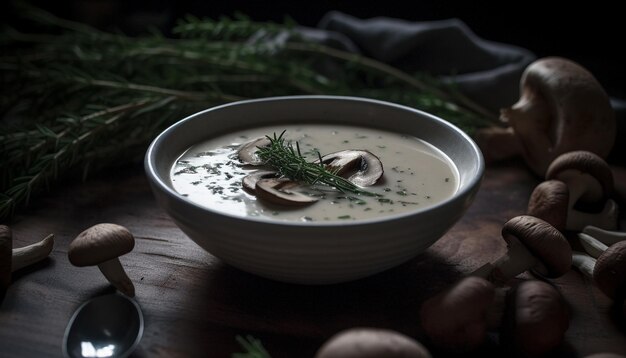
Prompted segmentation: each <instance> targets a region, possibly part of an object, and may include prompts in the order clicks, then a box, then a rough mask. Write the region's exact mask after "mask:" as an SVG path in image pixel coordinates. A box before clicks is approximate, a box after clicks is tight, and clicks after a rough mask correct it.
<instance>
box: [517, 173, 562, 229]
mask: <svg viewBox="0 0 626 358" xmlns="http://www.w3.org/2000/svg"><path fill="white" fill-rule="evenodd" d="M568 203H569V189H568V188H567V185H566V184H565V183H563V182H562V181H560V180H548V181H544V182H542V183H540V184H539V185H537V186H536V187H535V189H534V190H533V192H532V194H531V195H530V199H529V200H528V211H527V213H528V215H531V216H534V217H537V218H540V219H542V220H544V221H546V222H547V223H549V224H550V225H552V226H554V227H555V228H556V229H557V230H559V231H563V230H565V223H566V222H567V205H568Z"/></svg>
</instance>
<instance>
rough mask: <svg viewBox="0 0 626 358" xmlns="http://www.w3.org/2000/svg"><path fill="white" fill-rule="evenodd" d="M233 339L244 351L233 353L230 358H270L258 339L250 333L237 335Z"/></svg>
mask: <svg viewBox="0 0 626 358" xmlns="http://www.w3.org/2000/svg"><path fill="white" fill-rule="evenodd" d="M235 339H236V340H237V342H238V343H239V345H241V347H242V348H243V349H244V350H245V352H243V353H234V354H233V355H232V356H231V358H272V357H271V356H270V354H269V353H268V352H267V350H265V347H263V344H262V343H261V341H260V340H259V339H257V338H254V337H253V336H250V335H248V336H246V337H242V336H239V335H238V336H236V337H235Z"/></svg>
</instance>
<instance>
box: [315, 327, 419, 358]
mask: <svg viewBox="0 0 626 358" xmlns="http://www.w3.org/2000/svg"><path fill="white" fill-rule="evenodd" d="M382 357H385V358H430V357H431V355H430V353H429V352H428V350H427V349H426V348H424V346H422V345H421V344H420V343H419V342H417V341H416V340H414V339H412V338H409V337H407V336H405V335H403V334H401V333H399V332H396V331H392V330H388V329H378V328H365V327H364V328H352V329H348V330H345V331H342V332H339V333H337V334H335V335H334V336H332V337H331V338H330V339H329V340H328V341H327V342H326V343H324V344H323V345H322V347H320V349H319V350H318V351H317V353H316V354H315V358H382Z"/></svg>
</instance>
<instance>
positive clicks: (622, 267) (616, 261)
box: [572, 241, 626, 301]
mask: <svg viewBox="0 0 626 358" xmlns="http://www.w3.org/2000/svg"><path fill="white" fill-rule="evenodd" d="M572 265H573V266H574V267H576V268H577V269H578V270H579V271H580V272H581V273H582V274H583V275H585V276H587V277H589V278H592V279H593V281H594V283H595V284H596V286H597V287H598V288H599V289H600V291H602V292H603V293H604V294H605V295H607V296H608V297H610V298H612V299H614V300H617V301H622V300H624V299H625V298H626V241H621V242H618V243H616V244H614V245H611V246H609V247H607V248H606V249H605V251H604V252H602V254H601V255H600V256H599V257H598V258H597V259H595V258H593V257H591V256H589V255H587V254H584V253H581V252H574V253H573V255H572Z"/></svg>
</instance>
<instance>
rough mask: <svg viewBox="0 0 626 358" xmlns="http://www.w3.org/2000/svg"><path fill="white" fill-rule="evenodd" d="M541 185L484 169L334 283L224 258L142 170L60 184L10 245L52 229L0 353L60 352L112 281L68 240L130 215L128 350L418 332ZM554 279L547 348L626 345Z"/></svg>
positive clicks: (208, 348)
mask: <svg viewBox="0 0 626 358" xmlns="http://www.w3.org/2000/svg"><path fill="white" fill-rule="evenodd" d="M620 173H622V174H623V171H621V172H620ZM618 182H621V183H623V182H626V176H623V175H622V176H621V177H620V178H619V179H618ZM537 183H538V180H537V179H536V178H534V177H533V176H531V175H530V174H529V172H528V171H527V170H526V169H525V168H524V166H523V165H521V164H519V163H515V162H514V163H508V164H504V165H500V166H497V167H492V168H489V169H488V170H487V171H486V175H485V179H484V182H483V185H482V187H481V190H480V192H479V195H478V196H477V198H476V201H475V202H474V204H473V206H472V207H471V208H470V210H469V211H468V213H467V214H466V215H465V216H464V218H463V219H462V220H461V221H460V222H459V223H458V224H457V225H456V226H455V227H454V228H453V229H452V230H450V231H449V232H448V233H447V234H446V235H445V236H444V237H443V238H442V239H440V240H439V241H438V242H437V243H436V244H435V245H433V246H432V247H431V248H430V249H429V250H428V251H427V252H425V253H424V254H422V255H420V256H419V257H417V258H416V259H414V260H411V261H410V262H407V263H406V264H404V265H402V266H400V267H397V268H394V269H391V270H389V271H387V272H384V273H381V274H378V275H376V276H373V277H370V278H367V279H363V280H359V281H356V282H352V283H347V284H341V285H331V286H298V285H290V284H283V283H278V282H273V281H269V280H266V279H262V278H258V277H255V276H253V275H250V274H247V273H243V272H240V271H238V270H236V269H233V268H230V267H228V266H226V265H225V264H223V263H222V262H220V260H218V259H216V258H215V257H213V256H211V255H210V254H208V253H206V252H204V251H203V250H201V249H200V248H199V247H198V246H197V245H196V244H195V243H193V242H192V241H191V240H189V239H188V238H187V237H186V236H185V235H184V234H183V233H182V232H181V231H180V230H179V229H178V228H177V227H176V226H175V225H174V223H173V222H172V221H171V220H170V219H169V217H168V216H167V215H166V214H165V213H164V212H163V211H162V210H161V209H160V208H158V207H157V206H156V203H155V200H154V199H153V197H152V194H151V192H150V190H149V188H148V185H147V182H146V180H145V178H144V176H143V172H142V171H141V168H140V167H139V166H137V167H135V168H131V169H126V170H121V171H115V172H114V173H109V174H105V175H103V176H101V177H99V178H97V179H92V180H89V181H88V182H86V183H72V184H67V185H65V186H63V187H60V188H56V189H55V190H53V191H54V193H53V194H48V195H45V196H43V197H42V198H41V199H40V200H38V201H37V203H36V205H33V206H31V208H30V209H29V210H28V211H27V212H25V213H23V214H22V215H21V216H19V217H17V218H16V220H15V221H14V222H13V224H12V227H13V232H14V247H18V246H23V245H26V244H29V243H32V242H34V241H36V240H39V239H41V238H43V237H44V236H45V235H47V234H48V233H51V232H52V233H54V234H55V235H56V246H55V248H54V250H53V252H52V254H51V257H50V259H47V260H46V261H44V262H42V263H40V264H38V265H36V266H34V267H31V268H28V269H25V270H23V271H22V272H18V273H16V274H14V276H13V283H12V285H11V287H10V288H9V291H8V293H7V296H6V298H5V300H4V303H3V304H2V306H1V307H0V356H1V357H58V356H61V342H62V339H63V333H64V330H65V327H66V324H67V322H68V320H69V318H70V316H71V314H72V312H73V311H74V310H75V309H76V308H77V307H78V306H79V305H80V304H81V302H84V301H86V300H87V299H89V298H90V297H92V296H95V295H99V294H102V293H103V292H105V291H110V288H108V287H109V286H108V285H107V283H106V281H105V279H104V277H103V276H102V274H101V273H100V272H99V270H98V269H97V268H96V267H86V268H77V267H74V266H72V265H70V263H69V261H68V259H67V248H68V245H69V243H70V241H71V240H72V239H73V238H74V237H75V236H76V235H77V234H78V233H79V232H81V231H82V230H84V229H85V228H87V227H89V226H91V225H93V224H96V223H100V222H113V223H118V224H121V225H124V226H126V227H128V228H129V229H130V230H131V231H132V232H133V233H134V235H135V237H136V246H135V249H134V250H133V251H132V252H131V253H129V254H127V255H125V256H122V258H121V261H122V264H123V265H124V266H125V267H126V270H127V272H128V274H129V276H130V277H131V278H132V279H133V281H134V283H135V286H136V290H137V301H138V302H139V304H140V305H141V307H142V308H143V310H144V314H145V321H146V322H145V323H146V325H145V333H144V336H143V339H142V340H141V343H140V346H139V348H138V350H137V351H136V353H135V355H134V356H136V357H229V356H230V355H231V354H232V353H234V352H240V351H241V349H240V348H239V346H238V344H237V343H236V341H235V336H236V335H246V334H252V335H254V336H255V337H257V338H260V339H261V340H262V341H263V343H264V345H265V346H266V348H267V349H268V351H269V352H270V353H271V354H272V356H273V357H274V358H280V357H312V356H313V355H314V353H315V351H316V349H317V348H318V347H319V346H320V345H321V344H322V343H323V342H324V340H326V339H327V338H328V337H329V336H331V335H332V334H334V333H336V332H337V331H339V330H341V329H345V328H349V327H354V326H375V327H386V328H392V329H395V330H398V331H401V332H403V333H405V334H408V335H410V336H413V337H416V338H418V339H419V340H421V341H423V342H425V337H424V336H423V333H422V332H421V330H420V327H419V324H418V309H419V307H420V304H421V303H422V302H423V301H424V300H425V299H426V298H428V297H430V296H431V295H433V294H435V293H436V292H438V291H439V290H441V289H443V288H444V287H445V286H446V285H448V284H450V283H452V282H453V281H455V280H456V279H458V278H459V277H460V276H462V275H463V274H464V273H467V272H469V271H471V270H473V269H475V268H477V267H478V266H480V265H482V264H484V263H486V262H488V261H490V260H493V259H495V258H497V257H498V256H499V255H500V254H502V253H503V252H504V250H505V245H504V242H503V241H502V239H501V238H500V229H501V226H502V224H503V223H504V222H505V221H507V220H508V219H510V218H511V217H513V216H516V215H520V214H523V213H524V210H525V207H526V203H527V200H528V197H529V195H530V193H531V191H532V189H533V187H534V186H535V185H536V184H537ZM622 207H624V206H623V203H622ZM622 224H624V220H622ZM622 227H624V226H623V225H622ZM526 277H529V276H526ZM553 282H554V283H555V284H556V286H557V287H558V289H560V291H561V292H562V293H563V295H564V296H565V297H566V299H567V301H568V302H569V304H570V306H571V322H570V327H569V330H568V331H567V336H566V341H565V342H564V344H563V345H562V347H561V348H560V350H559V352H558V354H556V355H555V356H567V357H572V356H585V355H587V354H590V353H595V352H599V351H611V352H615V353H621V354H625V355H626V329H625V324H624V322H623V321H620V320H614V319H611V316H610V314H609V311H610V308H611V301H610V300H609V299H608V298H607V297H605V296H604V295H603V294H602V293H601V292H600V291H599V290H598V289H596V288H595V287H594V286H593V285H592V284H591V282H590V281H589V280H588V279H586V278H583V277H582V276H581V275H580V274H579V273H578V272H576V271H570V272H569V273H567V274H566V275H565V276H564V277H562V278H559V279H557V280H554V281H553ZM429 348H432V347H429ZM502 350H503V348H502V347H500V346H499V345H498V344H497V335H496V334H495V333H494V334H490V339H489V342H488V344H487V345H486V346H485V348H484V351H483V352H481V353H482V354H483V355H484V356H494V357H495V356H499V355H500V354H504V353H503V352H502Z"/></svg>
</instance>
